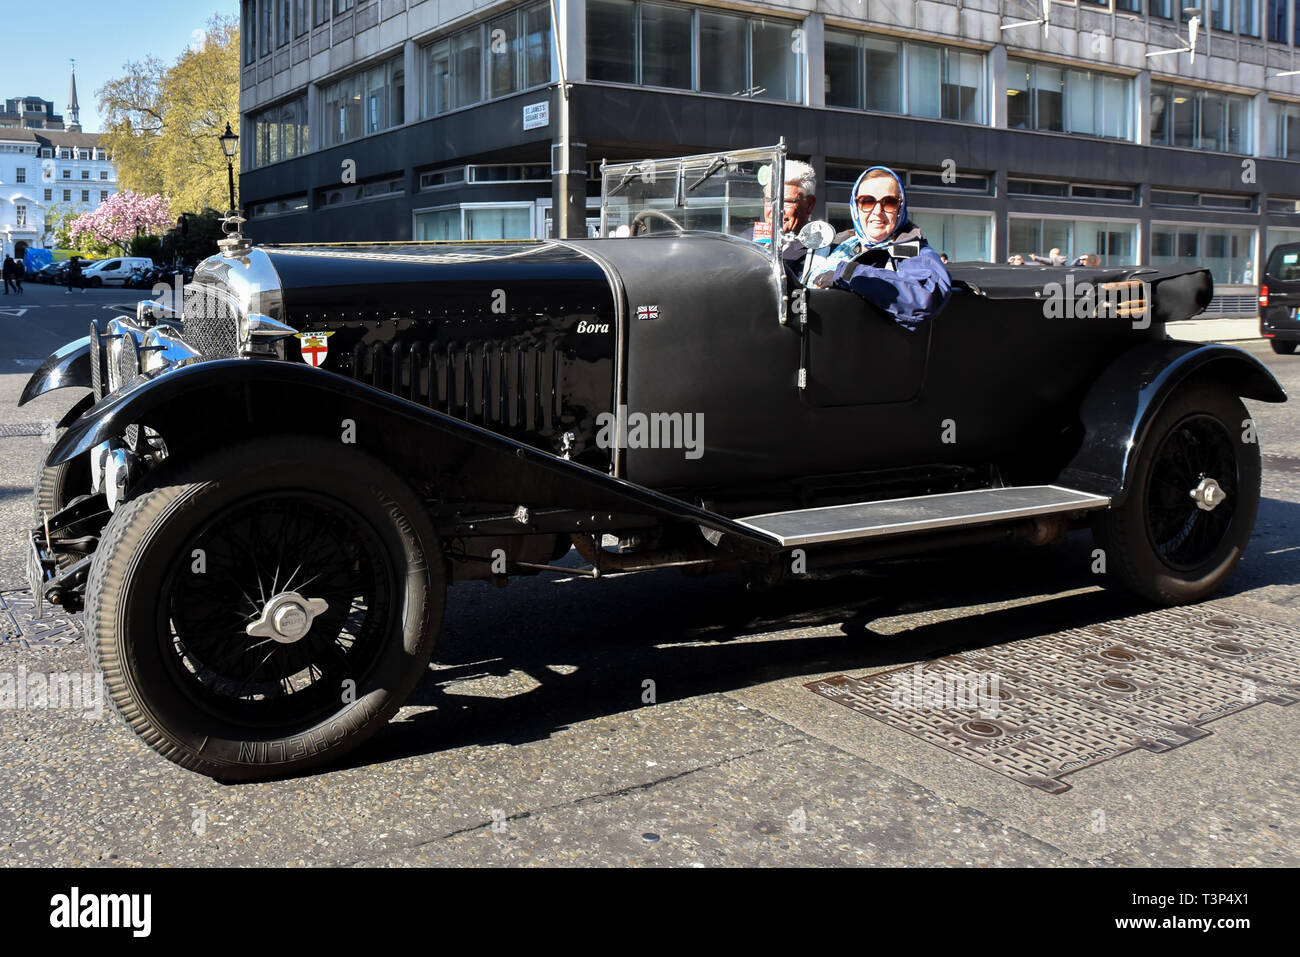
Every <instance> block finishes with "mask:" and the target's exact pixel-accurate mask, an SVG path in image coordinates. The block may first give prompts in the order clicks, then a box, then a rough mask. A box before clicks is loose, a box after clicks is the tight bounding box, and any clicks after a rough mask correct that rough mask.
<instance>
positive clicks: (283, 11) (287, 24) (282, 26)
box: [275, 0, 293, 47]
mask: <svg viewBox="0 0 1300 957" xmlns="http://www.w3.org/2000/svg"><path fill="white" fill-rule="evenodd" d="M279 19H280V22H279V25H278V26H277V27H276V30H275V45H276V46H277V47H282V46H284V45H285V44H287V43H288V42H289V37H290V35H291V34H292V33H293V0H280V18H279Z"/></svg>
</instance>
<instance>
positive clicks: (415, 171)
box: [241, 0, 1300, 313]
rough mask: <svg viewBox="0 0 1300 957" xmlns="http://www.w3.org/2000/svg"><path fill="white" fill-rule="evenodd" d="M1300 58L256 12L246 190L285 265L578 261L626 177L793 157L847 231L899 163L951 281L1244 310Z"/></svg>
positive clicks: (596, 16)
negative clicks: (313, 260) (1159, 282)
mask: <svg viewBox="0 0 1300 957" xmlns="http://www.w3.org/2000/svg"><path fill="white" fill-rule="evenodd" d="M1194 2H1201V5H1200V6H1192V4H1193V3H1194ZM1180 6H1181V7H1182V8H1181V9H1180ZM1044 10H1046V11H1047V14H1046V21H1047V22H1046V23H1044V22H1043V20H1044V13H1043V11H1044ZM1193 21H1194V22H1193ZM1193 32H1195V38H1194V47H1193V40H1192V34H1193ZM1298 39H1300V0H1203V2H1202V0H1181V4H1180V2H1179V0H1104V2H1093V0H1048V2H1044V0H915V2H912V0H783V2H772V3H749V4H743V5H742V4H737V3H725V2H713V0H707V2H691V3H679V2H657V0H656V2H651V0H551V2H547V0H540V2H539V0H528V2H523V3H520V2H519V0H505V2H494V0H419V2H413V0H359V2H354V0H245V3H244V4H243V43H244V50H243V75H242V76H243V80H242V88H241V113H242V128H241V133H242V137H243V143H242V145H243V147H244V148H243V149H242V150H241V154H242V157H243V159H242V163H243V168H242V177H241V191H242V195H243V197H244V203H245V205H246V210H245V212H246V215H248V216H249V220H250V221H249V225H248V230H249V232H250V233H251V234H252V235H253V236H254V238H256V239H257V240H259V241H264V242H296V241H307V240H318V241H327V240H328V241H346V240H384V239H447V238H504V237H523V236H542V235H547V234H549V233H550V232H551V231H552V230H555V229H557V228H560V229H564V230H566V231H567V233H568V234H570V235H573V234H583V233H586V232H589V231H590V230H591V229H592V228H593V222H594V218H595V214H596V209H595V207H596V205H597V201H598V197H599V182H598V179H597V177H596V175H595V172H596V167H597V166H598V164H599V161H600V160H601V159H603V158H608V159H609V160H611V161H614V160H622V159H631V158H641V157H646V156H670V155H676V154H682V153H703V152H709V151H712V150H719V149H726V148H739V147H748V146H758V145H768V144H772V143H775V142H776V141H777V140H779V139H780V138H782V137H784V138H785V141H786V143H787V145H788V147H789V151H790V155H792V156H795V157H800V158H804V159H807V160H809V161H810V162H811V163H812V164H813V166H814V168H815V169H816V170H817V174H818V182H819V189H818V192H819V208H818V212H819V214H820V215H822V216H825V217H826V218H828V219H830V220H831V221H832V222H835V223H836V224H844V223H846V222H847V213H848V201H849V191H850V189H851V185H852V182H853V180H854V179H855V178H856V175H857V173H858V172H859V171H861V169H862V168H863V167H864V166H867V165H873V164H884V165H889V166H892V167H894V168H895V169H897V170H899V171H900V172H902V173H903V174H904V175H905V176H906V178H907V181H908V186H909V203H910V206H911V209H912V212H913V218H914V219H916V220H917V221H918V223H919V224H920V225H921V226H922V227H923V229H924V230H925V233H926V235H927V237H928V238H929V239H930V241H931V243H932V244H933V245H934V246H935V247H936V248H938V249H940V250H942V251H944V252H947V253H948V255H949V256H950V257H951V258H952V259H954V260H960V259H984V260H1005V259H1006V258H1007V257H1008V256H1009V255H1010V254H1012V253H1021V254H1029V253H1045V252H1047V251H1048V250H1049V249H1051V248H1053V247H1059V248H1060V249H1062V250H1063V251H1064V252H1065V253H1066V255H1068V256H1071V257H1074V256H1076V255H1084V254H1096V255H1099V256H1100V257H1101V258H1102V259H1103V260H1104V261H1106V262H1111V263H1113V262H1121V261H1123V262H1140V263H1154V264H1161V263H1169V262H1189V263H1190V262H1196V263H1204V264H1205V265H1208V266H1209V267H1210V268H1211V269H1212V271H1213V272H1214V275H1215V280H1216V286H1217V287H1218V288H1219V290H1220V293H1221V295H1220V298H1219V300H1218V302H1217V303H1216V308H1218V309H1219V310H1220V311H1221V312H1223V313H1231V312H1233V311H1234V310H1238V309H1239V310H1241V311H1248V310H1253V301H1252V292H1253V290H1252V289H1251V288H1250V287H1251V285H1252V283H1253V282H1254V279H1255V277H1256V276H1257V275H1258V269H1259V263H1260V257H1261V256H1262V255H1264V254H1266V252H1267V250H1268V249H1269V248H1271V247H1272V246H1273V245H1275V244H1276V243H1277V242H1280V241H1289V240H1296V239H1300V70H1298V68H1300V61H1297V58H1296V47H1297V40H1298ZM1193 48H1194V51H1195V56H1194V58H1193V53H1192V51H1193ZM556 210H559V211H561V214H560V215H558V216H557V215H554V211H556ZM557 221H558V226H557Z"/></svg>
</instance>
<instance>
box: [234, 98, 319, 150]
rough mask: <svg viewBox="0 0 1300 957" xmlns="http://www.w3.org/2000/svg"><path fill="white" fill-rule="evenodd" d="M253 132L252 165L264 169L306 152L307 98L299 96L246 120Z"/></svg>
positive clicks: (307, 131) (307, 130)
mask: <svg viewBox="0 0 1300 957" xmlns="http://www.w3.org/2000/svg"><path fill="white" fill-rule="evenodd" d="M248 122H249V126H250V127H251V128H252V132H253V155H252V165H253V166H254V167H257V166H266V165H267V164H268V163H278V162H280V161H281V160H286V159H293V157H295V156H297V155H298V154H300V153H304V152H306V151H307V135H308V133H309V129H308V125H307V98H306V97H305V96H300V97H298V98H297V99H296V100H289V101H288V102H287V103H281V104H279V105H277V106H272V107H269V108H267V109H265V110H262V111H260V112H258V113H254V114H253V115H251V116H250V117H249V118H248Z"/></svg>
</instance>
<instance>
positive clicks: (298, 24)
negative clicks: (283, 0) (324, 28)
mask: <svg viewBox="0 0 1300 957" xmlns="http://www.w3.org/2000/svg"><path fill="white" fill-rule="evenodd" d="M310 29H311V0H293V35H294V36H295V37H300V36H302V35H303V34H304V33H306V32H307V31H308V30H310Z"/></svg>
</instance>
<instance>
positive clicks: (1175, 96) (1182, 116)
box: [1169, 87, 1196, 146]
mask: <svg viewBox="0 0 1300 957" xmlns="http://www.w3.org/2000/svg"><path fill="white" fill-rule="evenodd" d="M1170 92H1171V94H1172V100H1173V121H1172V124H1171V125H1172V127H1173V132H1172V134H1171V136H1172V142H1171V143H1170V144H1169V145H1171V146H1195V145H1196V96H1195V94H1194V93H1193V92H1192V91H1191V90H1188V89H1185V88H1180V87H1174V88H1172V90H1171V91H1170Z"/></svg>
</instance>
